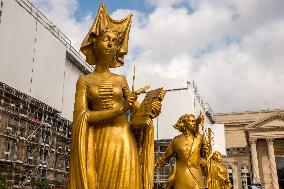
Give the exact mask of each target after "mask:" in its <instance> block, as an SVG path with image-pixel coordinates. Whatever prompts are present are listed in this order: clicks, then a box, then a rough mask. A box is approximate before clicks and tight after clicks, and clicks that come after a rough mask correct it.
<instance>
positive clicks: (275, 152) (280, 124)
mask: <svg viewBox="0 0 284 189" xmlns="http://www.w3.org/2000/svg"><path fill="white" fill-rule="evenodd" d="M215 118H216V122H217V123H223V124H224V125H225V140H226V150H227V157H224V158H223V161H224V164H225V165H226V166H227V167H228V169H229V172H230V176H231V179H232V181H233V184H234V189H241V188H242V189H243V188H245V189H246V188H249V185H250V184H251V183H252V182H254V183H256V182H260V183H261V185H262V187H263V188H264V189H279V188H284V186H283V181H284V174H283V173H284V110H272V111H269V110H267V111H257V112H241V113H226V114H216V115H215Z"/></svg>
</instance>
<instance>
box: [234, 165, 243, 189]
mask: <svg viewBox="0 0 284 189" xmlns="http://www.w3.org/2000/svg"><path fill="white" fill-rule="evenodd" d="M232 169H233V182H234V188H236V189H238V188H240V186H239V185H240V183H241V181H240V177H239V167H238V163H237V162H235V163H234V164H233V167H232Z"/></svg>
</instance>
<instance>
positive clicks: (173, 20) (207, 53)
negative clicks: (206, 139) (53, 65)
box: [34, 0, 284, 112]
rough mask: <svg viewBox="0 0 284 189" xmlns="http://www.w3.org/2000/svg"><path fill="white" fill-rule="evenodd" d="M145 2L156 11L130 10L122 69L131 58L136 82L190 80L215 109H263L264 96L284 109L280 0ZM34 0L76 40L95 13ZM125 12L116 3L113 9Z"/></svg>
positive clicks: (117, 15)
mask: <svg viewBox="0 0 284 189" xmlns="http://www.w3.org/2000/svg"><path fill="white" fill-rule="evenodd" d="M147 1H148V2H150V3H151V4H152V5H154V6H156V7H155V9H154V11H153V12H151V13H149V14H144V13H142V12H138V11H131V12H133V13H134V21H133V25H132V31H131V36H130V44H129V54H128V55H127V62H126V64H125V66H124V68H122V69H121V70H120V72H122V73H127V74H128V77H129V75H131V74H129V73H130V71H131V70H130V68H131V67H132V65H136V66H137V72H138V73H137V77H139V78H140V79H139V80H140V82H139V83H138V84H137V85H136V86H137V87H138V85H140V84H141V85H142V84H145V83H144V82H153V84H154V87H155V86H159V83H160V85H164V86H167V87H170V86H171V87H174V86H173V85H171V84H170V83H174V84H175V85H176V87H181V86H184V85H185V83H186V81H187V80H189V81H191V80H195V81H196V82H197V86H198V87H199V92H200V93H201V95H202V97H203V98H204V99H205V100H206V101H207V102H208V103H209V104H210V105H211V106H212V107H213V109H214V110H215V112H231V111H246V110H259V109H265V108H267V105H265V101H266V104H268V106H269V107H270V108H284V101H283V94H284V89H283V87H281V86H282V85H283V81H284V76H283V75H284V74H283V73H282V72H283V71H284V67H283V65H284V64H283V60H284V54H283V49H284V35H283V33H284V11H283V10H284V1H281V0H272V1H258V0H250V1H245V0H238V1H227V0H216V1H211V0H202V1H200V0H191V1H186V0H177V1H174V0H147ZM34 2H36V4H37V6H39V7H42V8H44V7H45V9H44V10H45V12H46V14H47V16H48V17H49V18H50V19H51V20H53V21H54V22H55V23H56V25H58V26H59V28H61V29H62V31H63V32H64V33H65V34H66V35H67V36H68V37H69V38H70V39H71V40H72V42H74V43H75V46H76V47H78V46H79V44H80V42H81V40H82V39H83V37H84V36H85V35H86V33H87V31H88V29H89V27H90V25H91V22H92V19H93V17H94V15H91V14H88V13H87V14H86V15H85V16H84V17H83V18H82V20H80V21H77V20H76V19H75V17H74V13H75V10H76V8H77V7H78V2H77V1H76V0H69V1H68V0H62V1H56V0H42V1H36V0H34ZM186 3H188V6H187V8H186V7H183V6H182V5H185V4H186ZM188 7H190V8H192V9H191V10H190V11H189V10H188ZM192 10H193V11H192ZM128 13H129V10H121V9H120V10H117V11H115V12H114V13H113V14H112V16H114V17H115V18H121V17H123V16H125V15H127V14H128ZM142 78H143V79H144V80H145V81H142ZM150 84H151V83H150ZM179 84H180V85H179ZM177 100H179V99H177Z"/></svg>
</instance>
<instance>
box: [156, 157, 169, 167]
mask: <svg viewBox="0 0 284 189" xmlns="http://www.w3.org/2000/svg"><path fill="white" fill-rule="evenodd" d="M166 164H167V162H165V161H164V160H163V159H162V157H159V158H158V159H157V161H156V163H155V168H162V167H164V166H165V165H166Z"/></svg>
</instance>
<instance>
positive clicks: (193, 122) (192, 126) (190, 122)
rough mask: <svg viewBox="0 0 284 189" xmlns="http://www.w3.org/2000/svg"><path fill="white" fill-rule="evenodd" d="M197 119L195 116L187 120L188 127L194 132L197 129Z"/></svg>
mask: <svg viewBox="0 0 284 189" xmlns="http://www.w3.org/2000/svg"><path fill="white" fill-rule="evenodd" d="M195 125H196V119H195V117H194V116H193V115H191V116H189V118H188V120H187V127H188V129H189V130H191V131H193V130H194V129H195Z"/></svg>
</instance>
